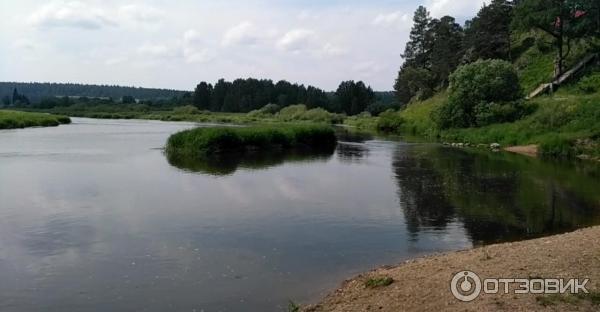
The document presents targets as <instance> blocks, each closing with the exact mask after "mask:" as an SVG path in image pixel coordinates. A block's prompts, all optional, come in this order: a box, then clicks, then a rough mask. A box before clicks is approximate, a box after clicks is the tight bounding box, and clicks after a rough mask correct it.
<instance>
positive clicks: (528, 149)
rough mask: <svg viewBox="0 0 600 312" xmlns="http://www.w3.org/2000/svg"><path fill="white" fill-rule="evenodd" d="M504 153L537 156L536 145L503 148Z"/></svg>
mask: <svg viewBox="0 0 600 312" xmlns="http://www.w3.org/2000/svg"><path fill="white" fill-rule="evenodd" d="M504 150H505V151H508V152H512V153H517V154H522V155H526V156H531V157H536V156H537V155H538V146H537V145H518V146H509V147H506V148H504Z"/></svg>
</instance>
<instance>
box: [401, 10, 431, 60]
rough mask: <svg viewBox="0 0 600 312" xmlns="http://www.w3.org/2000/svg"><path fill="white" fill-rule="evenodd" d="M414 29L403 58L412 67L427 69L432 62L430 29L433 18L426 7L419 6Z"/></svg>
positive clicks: (414, 18)
mask: <svg viewBox="0 0 600 312" xmlns="http://www.w3.org/2000/svg"><path fill="white" fill-rule="evenodd" d="M413 22H414V23H413V27H412V29H411V31H410V37H409V41H408V42H407V43H406V48H405V49H404V54H402V57H403V58H404V60H405V62H406V63H408V64H409V65H410V66H417V67H427V66H428V65H429V61H430V54H429V51H430V49H429V47H428V45H429V41H430V40H429V37H428V36H429V28H430V23H431V17H429V12H428V11H427V9H426V8H425V7H424V6H419V7H418V8H417V10H416V11H415V14H414V17H413Z"/></svg>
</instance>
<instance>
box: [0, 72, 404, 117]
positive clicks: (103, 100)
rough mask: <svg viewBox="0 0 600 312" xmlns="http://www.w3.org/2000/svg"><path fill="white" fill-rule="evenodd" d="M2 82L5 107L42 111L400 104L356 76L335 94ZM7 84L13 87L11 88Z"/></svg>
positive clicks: (244, 86) (263, 82)
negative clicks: (84, 107) (125, 106)
mask: <svg viewBox="0 0 600 312" xmlns="http://www.w3.org/2000/svg"><path fill="white" fill-rule="evenodd" d="M0 86H3V87H4V89H1V88H0V92H3V93H5V94H12V96H9V95H5V96H3V97H2V101H1V102H0V106H2V107H30V108H37V109H50V108H54V107H68V106H72V105H75V104H77V105H87V106H98V105H113V104H136V103H137V104H144V105H146V106H148V107H150V108H152V107H153V108H155V109H161V108H172V107H176V106H185V105H194V106H196V107H197V108H198V109H200V110H208V111H215V112H241V113H247V112H250V111H253V110H257V109H260V108H261V107H264V106H266V105H268V104H276V105H278V106H279V107H287V106H290V105H295V104H304V105H306V107H307V108H308V109H311V108H323V109H326V110H328V111H330V112H336V113H344V114H347V115H356V114H359V113H361V112H364V111H369V112H371V113H372V114H374V115H377V114H379V113H380V112H383V111H385V110H386V109H389V108H397V107H399V105H398V104H397V103H396V98H395V97H394V95H393V93H392V92H375V91H373V89H372V88H371V87H370V86H367V85H366V84H365V83H364V82H362V81H352V80H349V81H343V82H342V83H340V85H339V87H338V88H337V90H336V91H334V92H326V91H324V90H322V89H319V88H317V87H314V86H310V85H309V86H304V85H302V84H297V83H290V82H288V81H285V80H281V81H278V82H276V83H274V82H273V81H272V80H268V79H254V78H247V79H235V80H234V81H226V80H224V79H220V80H219V81H217V82H216V83H215V84H214V85H212V84H210V83H207V82H201V83H199V84H198V85H197V86H196V88H195V90H194V91H193V92H186V91H175V90H164V89H143V88H129V87H116V86H92V85H77V84H38V83H25V84H24V83H0ZM7 86H12V87H13V88H12V89H10V91H7V90H8V87H7ZM17 87H18V88H17ZM5 89H6V90H5ZM22 90H24V91H22ZM0 94H2V93H0ZM32 94H33V96H32ZM109 95H110V96H109Z"/></svg>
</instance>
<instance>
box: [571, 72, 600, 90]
mask: <svg viewBox="0 0 600 312" xmlns="http://www.w3.org/2000/svg"><path fill="white" fill-rule="evenodd" d="M577 88H578V89H579V90H580V91H582V92H583V93H588V94H591V93H595V92H597V91H598V90H600V72H597V73H593V74H590V75H588V76H585V77H583V78H582V79H581V80H580V81H579V82H578V83H577Z"/></svg>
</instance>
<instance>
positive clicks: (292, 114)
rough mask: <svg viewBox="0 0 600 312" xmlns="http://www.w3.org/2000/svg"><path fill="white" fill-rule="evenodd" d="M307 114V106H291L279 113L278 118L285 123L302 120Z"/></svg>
mask: <svg viewBox="0 0 600 312" xmlns="http://www.w3.org/2000/svg"><path fill="white" fill-rule="evenodd" d="M305 112H306V105H304V104H298V105H290V106H287V107H284V108H282V109H281V110H280V111H279V114H278V117H279V118H280V119H282V120H284V121H292V120H300V119H301V117H302V115H303V114H304V113H305Z"/></svg>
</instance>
